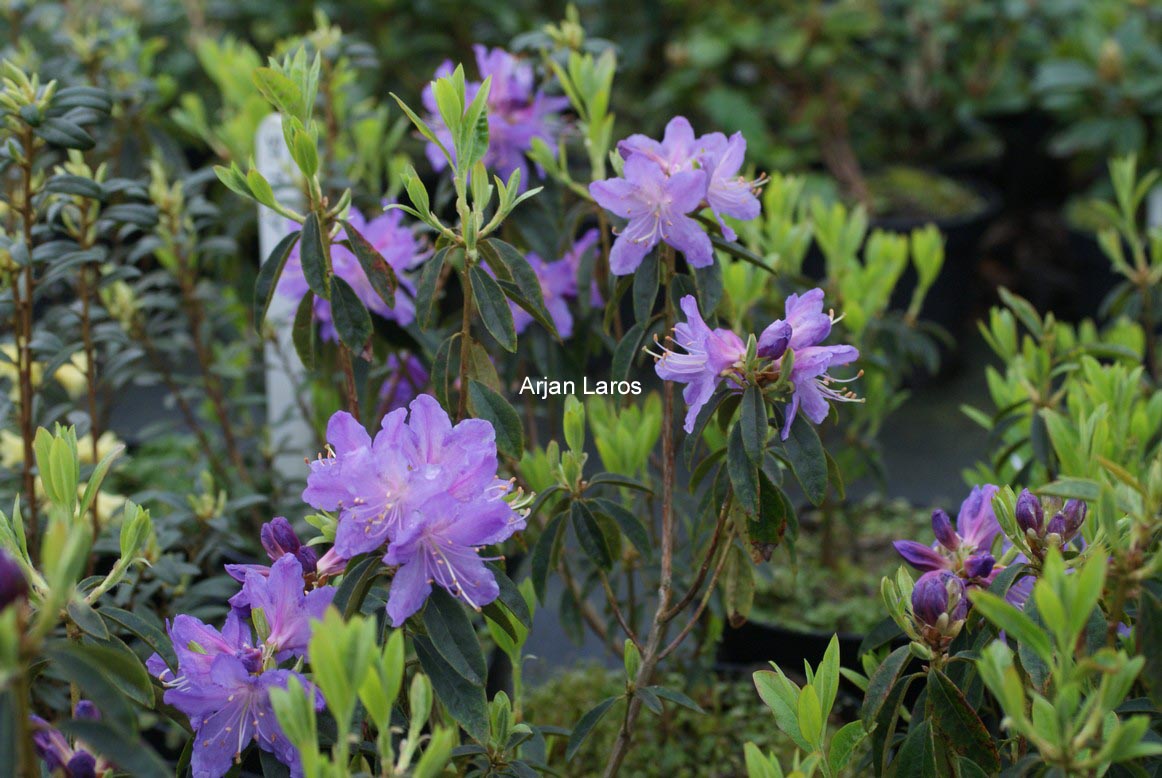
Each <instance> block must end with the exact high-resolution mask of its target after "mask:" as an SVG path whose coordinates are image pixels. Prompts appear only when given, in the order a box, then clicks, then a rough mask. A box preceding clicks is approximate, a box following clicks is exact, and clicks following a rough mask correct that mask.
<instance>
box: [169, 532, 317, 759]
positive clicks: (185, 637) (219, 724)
mask: <svg viewBox="0 0 1162 778" xmlns="http://www.w3.org/2000/svg"><path fill="white" fill-rule="evenodd" d="M261 538H262V545H263V548H265V550H266V553H267V554H268V555H269V556H270V558H271V560H272V561H273V564H272V565H271V566H270V567H266V566H264V565H228V566H227V572H229V573H230V575H231V576H233V577H234V578H235V579H236V580H239V581H241V582H242V590H241V591H240V592H239V593H238V594H236V595H234V597H232V598H230V605H231V611H230V614H229V615H228V616H227V617H226V623H225V625H224V626H223V627H222V629H221V631H219V630H217V629H215V628H214V627H211V626H209V625H207V624H205V623H203V622H202V621H200V620H198V619H196V618H194V617H193V616H187V615H181V616H178V617H177V618H175V619H174V620H173V622H172V623H170V624H169V625H168V629H169V636H170V640H171V641H172V642H173V647H174V652H175V654H176V655H177V661H178V664H177V670H176V671H174V670H171V669H170V667H169V666H168V665H166V663H165V660H163V659H162V657H161V656H160V655H158V654H154V655H153V656H152V657H150V658H149V661H148V662H146V667H147V668H148V669H149V671H150V672H151V673H152V674H153V675H154V676H156V677H157V678H159V679H160V680H161V681H162V682H163V683H164V684H165V685H166V687H167V689H166V692H165V697H164V699H165V702H166V703H167V704H169V705H172V706H174V707H175V708H177V709H178V710H179V711H181V712H182V713H184V714H185V715H186V716H188V717H189V720H190V725H191V726H192V727H193V729H194V748H193V756H192V759H191V763H190V765H191V768H192V770H193V774H194V776H195V777H196V778H218V776H222V775H225V774H226V773H227V772H228V771H229V770H230V768H231V766H232V765H233V764H234V763H235V762H236V761H237V760H238V759H239V758H240V756H241V754H242V750H243V749H244V748H246V747H247V746H248V745H250V743H251V741H254V740H257V741H258V745H259V747H260V748H261V749H262V750H264V751H268V752H270V753H272V754H274V755H275V757H277V758H278V760H279V761H281V762H282V763H283V764H285V765H287V766H288V767H290V769H291V774H292V775H296V776H297V775H302V769H301V765H300V763H299V755H298V751H297V750H296V749H295V747H294V746H293V745H292V744H291V743H290V742H289V741H288V740H287V738H286V736H285V735H283V733H282V731H281V729H280V728H279V725H278V721H277V720H276V718H275V715H274V711H273V709H272V708H271V702H270V690H271V689H273V688H286V685H287V680H288V679H289V678H290V677H291V676H292V675H295V676H296V677H298V678H299V680H300V681H302V682H303V686H304V688H312V687H311V686H310V684H309V683H308V682H307V681H306V680H305V679H303V678H302V677H301V676H298V675H297V673H294V672H292V671H290V670H284V669H279V668H278V665H279V664H280V663H282V662H286V661H288V660H293V659H299V658H302V657H305V656H306V653H307V644H308V642H309V641H310V637H311V629H312V622H315V621H318V620H320V619H322V617H323V612H324V611H325V610H326V609H327V607H328V606H329V605H330V604H331V600H332V599H333V598H334V596H335V589H334V588H331V587H321V588H312V589H310V590H309V591H308V590H307V588H308V587H310V586H313V579H314V575H315V568H316V562H317V554H316V553H315V551H314V549H313V548H311V547H309V546H304V545H303V544H302V543H301V541H300V540H299V538H298V535H296V534H295V532H294V529H293V528H292V527H291V525H290V523H289V522H288V521H287V520H286V519H284V518H281V517H279V518H276V519H274V520H273V521H271V522H269V523H267V524H264V525H263V527H262V531H261ZM248 618H251V619H253V620H254V623H255V625H256V626H258V627H259V630H258V632H259V634H258V639H256V638H255V635H254V634H253V633H252V631H251V628H250V626H249V625H248V624H247V623H246V619H248ZM314 694H315V696H316V706H317V707H318V708H319V709H320V710H321V709H322V706H323V700H322V696H321V695H319V694H318V692H317V691H315V692H314Z"/></svg>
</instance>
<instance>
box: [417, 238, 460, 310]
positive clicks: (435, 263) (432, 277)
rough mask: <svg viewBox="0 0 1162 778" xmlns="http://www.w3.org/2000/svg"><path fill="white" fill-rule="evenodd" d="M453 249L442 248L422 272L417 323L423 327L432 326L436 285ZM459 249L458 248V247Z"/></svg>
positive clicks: (425, 264) (418, 293) (418, 290)
mask: <svg viewBox="0 0 1162 778" xmlns="http://www.w3.org/2000/svg"><path fill="white" fill-rule="evenodd" d="M452 250H453V249H450V248H442V249H440V250H439V251H437V252H436V255H435V256H434V257H432V258H431V259H429V260H428V261H427V262H425V263H424V269H423V271H422V272H421V273H420V281H419V283H418V284H417V285H416V323H417V324H419V325H420V326H421V327H424V328H427V327H431V326H432V320H433V317H434V316H435V313H436V286H437V285H438V283H439V281H440V274H441V273H442V272H443V270H444V263H445V262H446V261H447V260H448V254H449V252H450V251H452ZM457 250H458V249H457Z"/></svg>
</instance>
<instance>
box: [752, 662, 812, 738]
mask: <svg viewBox="0 0 1162 778" xmlns="http://www.w3.org/2000/svg"><path fill="white" fill-rule="evenodd" d="M752 677H753V679H754V685H755V688H756V689H757V690H758V693H759V697H761V698H762V701H763V702H764V703H766V706H767V707H768V708H770V709H771V713H773V714H774V716H775V724H776V726H778V728H779V729H780V730H782V731H783V732H784V733H786V734H787V736H788V737H790V738H791V740H793V741H795V744H796V745H798V746H799V747H800V748H801V749H803V750H804V751H811V750H812V748H813V746H812V744H811V743H808V742H807V740H806V739H805V738H804V737H803V733H802V732H801V731H800V729H799V694H800V692H799V687H797V686H795V684H794V683H792V682H791V681H790V679H788V678H787V677H786V676H785V675H783V674H782V672H771V671H770V670H759V671H757V672H756V673H754V675H753V676H752Z"/></svg>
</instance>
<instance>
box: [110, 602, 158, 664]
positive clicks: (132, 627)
mask: <svg viewBox="0 0 1162 778" xmlns="http://www.w3.org/2000/svg"><path fill="white" fill-rule="evenodd" d="M99 613H100V614H101V616H102V617H103V618H104V619H105V622H106V623H108V622H113V623H114V624H117V625H119V626H121V627H124V628H125V629H127V630H129V632H131V633H133V634H134V635H136V636H137V637H138V638H140V639H141V640H142V641H144V642H145V644H146V645H147V646H149V647H150V648H151V649H153V651H155V652H156V653H158V654H160V655H161V658H162V659H164V660H165V663H166V664H167V665H169V666H170V668H176V667H177V655H176V654H174V650H173V643H172V642H170V639H169V637H168V636H167V635H166V634H165V632H163V631H162V630H161V628H160V627H158V626H156V625H154V624H151V623H150V622H148V621H146V620H145V619H144V618H143V617H141V616H139V615H137V614H136V613H131V612H130V611H126V610H122V609H121V608H113V607H109V606H102V608H101V610H100V611H99Z"/></svg>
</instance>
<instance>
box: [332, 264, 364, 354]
mask: <svg viewBox="0 0 1162 778" xmlns="http://www.w3.org/2000/svg"><path fill="white" fill-rule="evenodd" d="M331 320H332V321H333V322H334V323H335V332H337V333H338V334H339V340H340V341H342V342H343V343H344V344H345V345H346V346H347V348H349V349H351V350H352V351H353V352H355V353H356V354H358V353H360V352H362V351H363V347H364V346H365V345H366V344H367V339H368V338H370V337H371V314H370V313H368V312H367V307H366V306H364V305H363V301H362V300H360V299H359V295H357V294H355V290H354V289H352V288H351V285H350V284H348V283H347V282H346V281H344V280H343V279H342V278H340V277H339V276H335V277H334V278H332V279H331Z"/></svg>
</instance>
